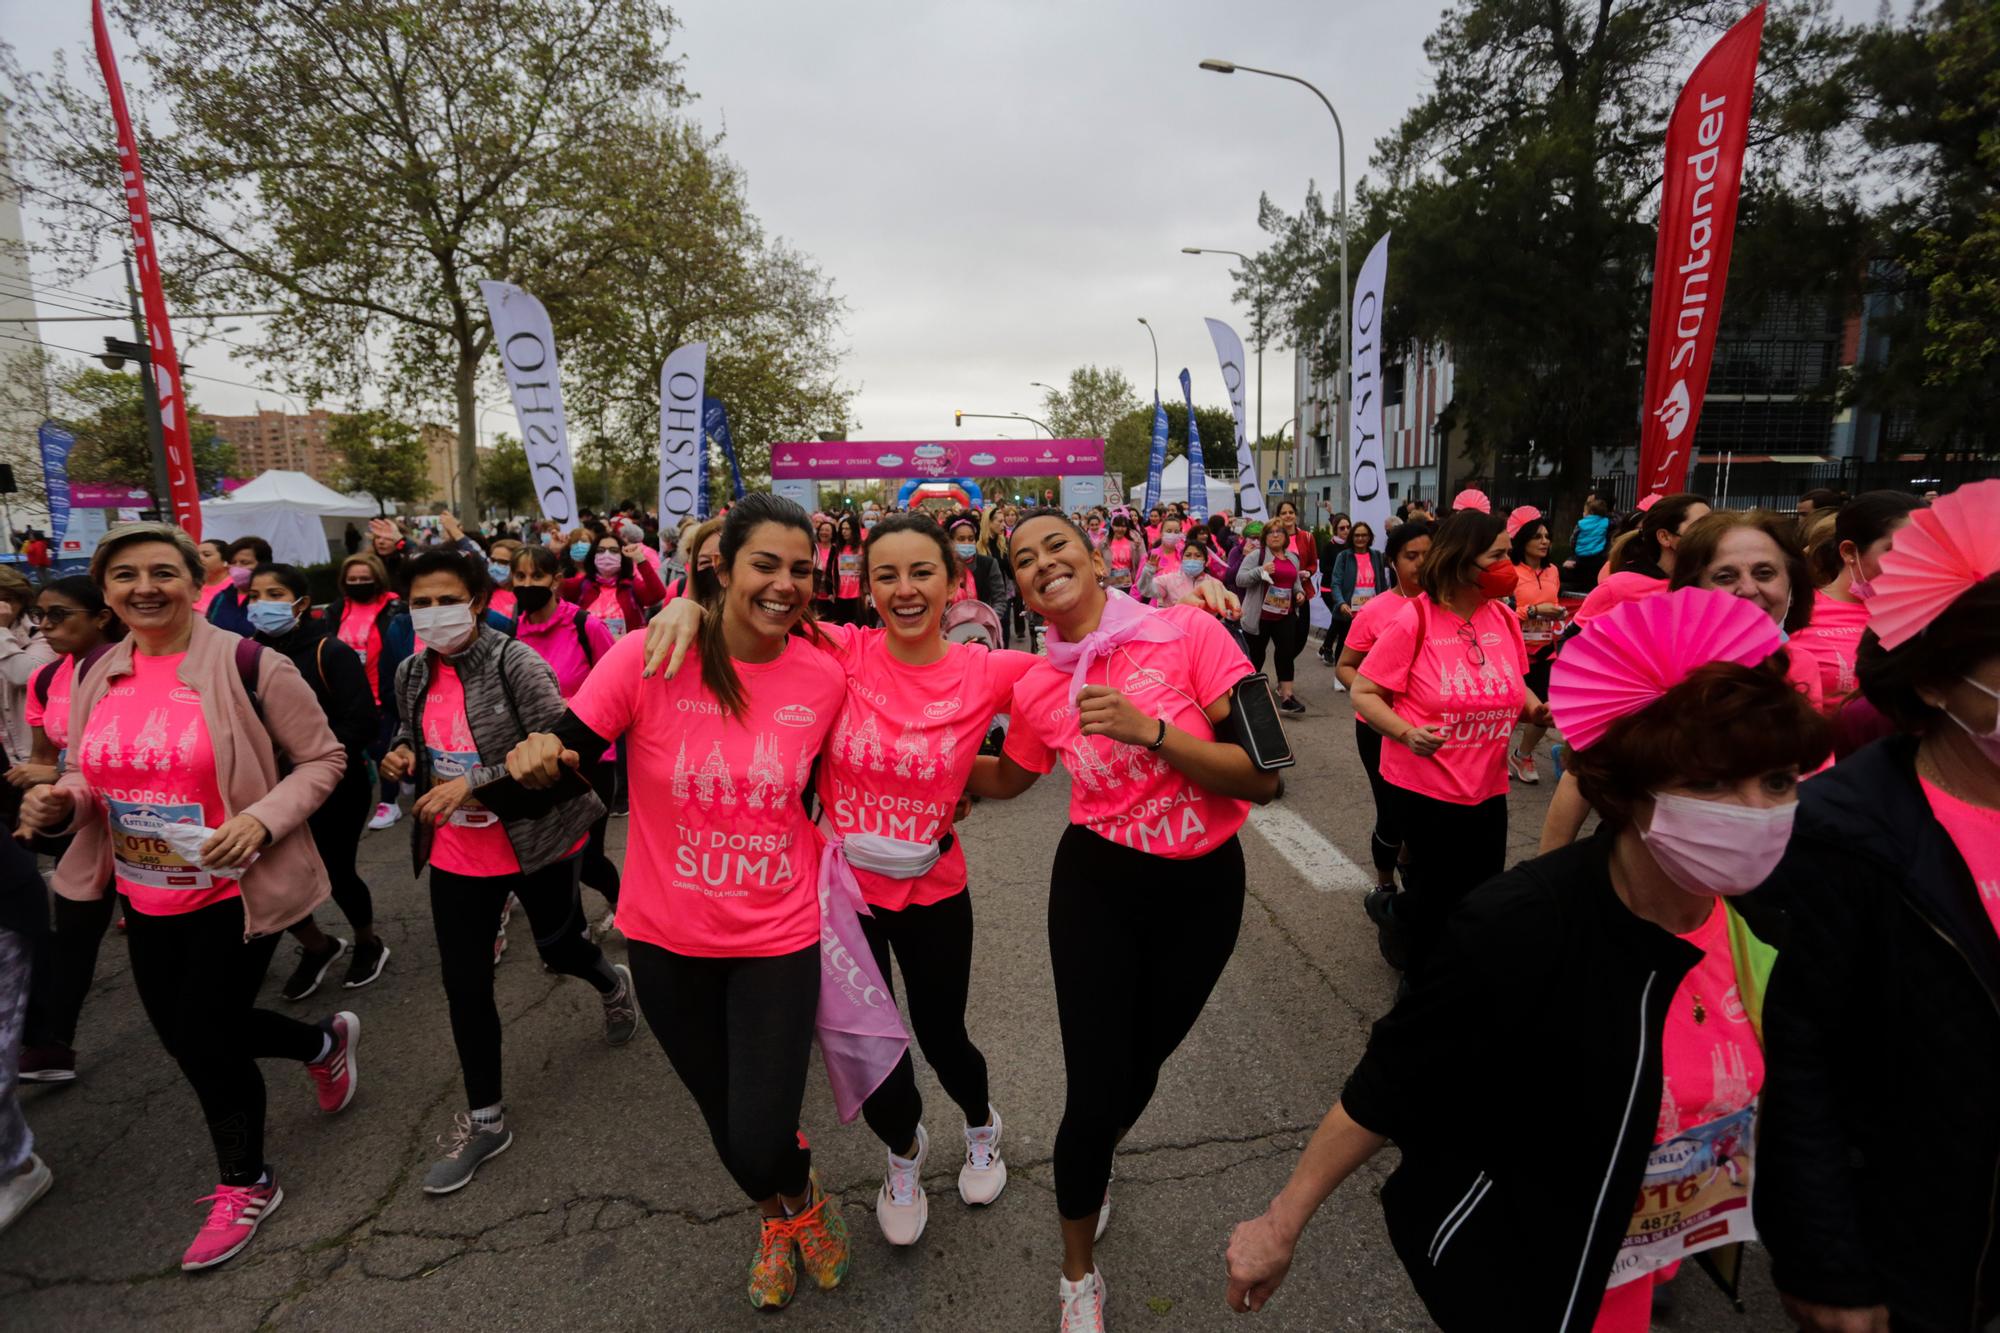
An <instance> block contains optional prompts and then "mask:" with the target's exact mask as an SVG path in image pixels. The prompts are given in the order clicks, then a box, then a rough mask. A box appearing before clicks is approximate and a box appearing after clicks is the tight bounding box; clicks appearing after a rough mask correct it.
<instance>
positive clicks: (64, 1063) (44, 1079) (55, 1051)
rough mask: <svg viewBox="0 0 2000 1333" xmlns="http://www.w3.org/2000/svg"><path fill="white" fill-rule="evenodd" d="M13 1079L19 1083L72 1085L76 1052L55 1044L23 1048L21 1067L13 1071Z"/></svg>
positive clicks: (74, 1078) (74, 1074)
mask: <svg viewBox="0 0 2000 1333" xmlns="http://www.w3.org/2000/svg"><path fill="white" fill-rule="evenodd" d="M14 1077H15V1080H16V1081H17V1082H21V1083H74V1082H75V1081H76V1052H75V1051H73V1050H71V1049H70V1048H69V1047H67V1046H63V1045H60V1044H58V1043H56V1042H50V1043H49V1044H48V1045H47V1046H23V1047H22V1048H21V1067H20V1068H19V1069H18V1070H16V1071H15V1075H14Z"/></svg>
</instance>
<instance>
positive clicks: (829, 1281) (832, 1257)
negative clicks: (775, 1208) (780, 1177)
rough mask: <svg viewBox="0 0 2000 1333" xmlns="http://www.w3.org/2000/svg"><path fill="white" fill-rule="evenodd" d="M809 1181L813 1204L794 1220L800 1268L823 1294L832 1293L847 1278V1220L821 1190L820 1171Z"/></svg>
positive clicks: (834, 1201)
mask: <svg viewBox="0 0 2000 1333" xmlns="http://www.w3.org/2000/svg"><path fill="white" fill-rule="evenodd" d="M808 1180H809V1182H810V1186H811V1188H810V1191H809V1195H808V1197H810V1198H811V1199H812V1201H813V1205H812V1207H810V1208H808V1209H806V1210H805V1211H804V1212H803V1213H800V1214H799V1215H798V1216H797V1217H794V1218H793V1219H792V1236H793V1238H794V1239H795V1240H797V1241H798V1243H799V1267H801V1268H803V1269H805V1270H806V1276H807V1277H810V1278H811V1279H812V1280H813V1281H815V1282H817V1283H819V1289H820V1290H821V1291H832V1290H833V1289H834V1288H835V1287H837V1286H839V1285H840V1280H841V1279H842V1278H844V1277H846V1276H847V1220H846V1219H845V1218H843V1217H842V1216H841V1215H840V1203H839V1201H838V1200H836V1199H833V1198H830V1197H829V1196H828V1195H827V1192H826V1191H825V1190H824V1189H822V1188H820V1183H819V1172H818V1171H814V1172H813V1173H812V1174H811V1175H810V1176H809V1177H808Z"/></svg>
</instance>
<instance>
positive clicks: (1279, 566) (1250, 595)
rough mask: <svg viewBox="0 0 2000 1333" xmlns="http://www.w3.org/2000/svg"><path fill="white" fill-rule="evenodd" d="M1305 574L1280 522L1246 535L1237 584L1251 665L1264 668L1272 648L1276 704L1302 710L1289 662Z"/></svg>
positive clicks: (1293, 653)
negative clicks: (1275, 663)
mask: <svg viewBox="0 0 2000 1333" xmlns="http://www.w3.org/2000/svg"><path fill="white" fill-rule="evenodd" d="M1302 578H1303V573H1302V571H1301V570H1300V568H1299V562H1298V558H1297V555H1296V554H1295V552H1294V551H1293V549H1292V533H1291V531H1290V530H1289V529H1287V528H1286V527H1285V526H1284V525H1283V524H1282V523H1276V522H1272V523H1268V524H1266V525H1264V526H1263V527H1262V528H1259V529H1258V530H1257V531H1256V532H1255V533H1246V534H1245V537H1244V547H1243V559H1242V560H1241V561H1240V562H1239V563H1238V564H1237V566H1236V588H1237V593H1238V595H1239V596H1241V597H1242V598H1243V637H1244V639H1245V640H1246V641H1247V642H1248V643H1249V645H1250V665H1251V666H1254V667H1256V668H1257V669H1258V670H1259V671H1262V670H1263V669H1264V656H1265V654H1266V653H1267V652H1269V651H1270V650H1271V648H1272V647H1273V646H1275V647H1276V648H1277V656H1278V707H1280V708H1282V709H1284V710H1285V711H1286V712H1288V713H1303V712H1305V711H1306V707H1305V705H1304V704H1302V703H1300V702H1299V701H1298V700H1297V699H1295V698H1293V697H1292V663H1293V661H1294V660H1296V659H1297V657H1298V646H1297V645H1296V644H1295V643H1294V642H1293V637H1294V635H1293V630H1292V619H1293V610H1294V607H1295V605H1296V604H1297V602H1298V600H1299V598H1300V596H1301V595H1302V594H1303V592H1304V586H1303V584H1302V583H1301V582H1300V580H1301V579H1302Z"/></svg>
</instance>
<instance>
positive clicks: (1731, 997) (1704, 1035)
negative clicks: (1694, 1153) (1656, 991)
mask: <svg viewBox="0 0 2000 1333" xmlns="http://www.w3.org/2000/svg"><path fill="white" fill-rule="evenodd" d="M1680 938H1681V939H1683V940H1686V941H1687V942H1688V943H1689V944H1692V945H1694V946H1695V947H1696V948H1697V949H1700V950H1701V961H1700V962H1699V963H1696V964H1695V965H1694V967H1693V968H1692V969H1690V970H1689V972H1688V974H1687V975H1686V976H1685V977H1683V978H1681V984H1680V989H1678V990H1676V991H1675V992H1674V999H1673V1003H1672V1004H1670V1005H1668V1006H1667V1023H1666V1027H1665V1029H1664V1030H1663V1032H1662V1034H1661V1038H1660V1062H1661V1073H1662V1075H1663V1078H1662V1080H1661V1084H1660V1118H1659V1123H1658V1125H1657V1126H1656V1127H1655V1129H1654V1132H1653V1142H1654V1143H1655V1144H1661V1143H1665V1142H1666V1141H1667V1140H1668V1139H1671V1138H1674V1137H1676V1136H1678V1135H1681V1134H1685V1133H1686V1132H1687V1131H1688V1130H1690V1129H1693V1128H1694V1127H1695V1126H1696V1125H1705V1124H1707V1123H1708V1122H1710V1121H1711V1120H1720V1119H1721V1118H1722V1117H1724V1116H1726V1115H1733V1114H1735V1113H1736V1112H1737V1111H1740V1110H1742V1109H1743V1108H1744V1107H1746V1106H1748V1105H1750V1103H1751V1102H1752V1101H1753V1100H1754V1099H1755V1098H1756V1096H1757V1093H1758V1090H1759V1089H1761V1088H1762V1087H1763V1086H1764V1049H1763V1047H1761V1046H1760V1045H1758V1043H1757V1035H1756V1031H1755V1029H1754V1028H1753V1027H1752V1026H1751V1023H1750V1011H1749V1010H1748V1009H1747V1008H1745V1007H1744V1004H1743V997H1742V995H1741V994H1740V993H1739V992H1738V990H1737V983H1736V962H1735V959H1734V957H1733V956H1732V955H1731V954H1730V951H1729V913H1728V911H1727V910H1725V909H1724V908H1723V906H1722V904H1721V903H1720V902H1717V903H1716V904H1715V907H1714V910H1713V911H1711V912H1710V913H1709V914H1708V920H1707V921H1705V922H1703V923H1702V924H1701V925H1699V926H1697V927H1695V929H1693V930H1691V931H1689V932H1688V933H1687V934H1685V935H1682V936H1681V937H1680Z"/></svg>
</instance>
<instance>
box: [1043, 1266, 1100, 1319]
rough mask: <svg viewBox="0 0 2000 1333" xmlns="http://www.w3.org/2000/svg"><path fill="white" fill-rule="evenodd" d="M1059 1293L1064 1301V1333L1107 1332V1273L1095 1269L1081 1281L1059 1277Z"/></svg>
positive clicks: (1057, 1290) (1057, 1289) (1057, 1291)
mask: <svg viewBox="0 0 2000 1333" xmlns="http://www.w3.org/2000/svg"><path fill="white" fill-rule="evenodd" d="M1057 1281H1058V1285H1057V1287H1056V1295H1057V1296H1058V1297H1059V1298H1060V1299H1061V1300H1062V1333H1104V1298H1105V1296H1106V1295H1107V1294H1108V1291H1107V1288H1106V1287H1105V1285H1104V1274H1103V1273H1101V1272H1099V1271H1098V1270H1097V1269H1095V1268H1093V1269H1091V1270H1090V1275H1089V1276H1088V1277H1086V1278H1084V1279H1083V1281H1081V1282H1072V1281H1070V1280H1069V1279H1068V1278H1059V1279H1058V1280H1057Z"/></svg>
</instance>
